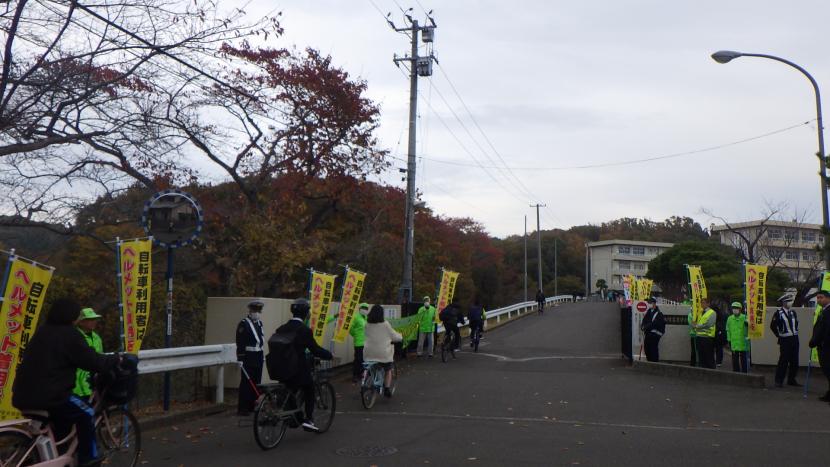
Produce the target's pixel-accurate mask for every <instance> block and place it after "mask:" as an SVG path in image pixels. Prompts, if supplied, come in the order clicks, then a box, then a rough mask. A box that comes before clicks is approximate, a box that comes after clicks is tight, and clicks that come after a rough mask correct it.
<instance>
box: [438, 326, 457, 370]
mask: <svg viewBox="0 0 830 467" xmlns="http://www.w3.org/2000/svg"><path fill="white" fill-rule="evenodd" d="M455 348H456V342H455V333H453V332H450V331H448V330H447V329H446V328H444V337H443V339H442V340H441V361H442V362H444V363H447V355H448V354H449V355H452V358H453V359H455Z"/></svg>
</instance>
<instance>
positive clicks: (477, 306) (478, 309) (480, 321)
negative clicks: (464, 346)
mask: <svg viewBox="0 0 830 467" xmlns="http://www.w3.org/2000/svg"><path fill="white" fill-rule="evenodd" d="M485 319H486V316H485V315H484V307H483V306H481V303H480V301H479V299H478V298H476V299H475V300H474V301H473V305H472V306H471V307H470V311H469V312H467V321H469V323H470V347H472V346H473V335H474V334H475V331H476V330H478V333H479V334H478V335H479V338H480V337H481V335H482V334H483V333H484V321H485Z"/></svg>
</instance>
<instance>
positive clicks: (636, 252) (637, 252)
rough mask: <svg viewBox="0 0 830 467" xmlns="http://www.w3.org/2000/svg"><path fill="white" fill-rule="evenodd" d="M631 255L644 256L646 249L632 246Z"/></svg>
mask: <svg viewBox="0 0 830 467" xmlns="http://www.w3.org/2000/svg"><path fill="white" fill-rule="evenodd" d="M631 254H632V255H634V256H645V255H646V248H645V247H642V246H633V247H631Z"/></svg>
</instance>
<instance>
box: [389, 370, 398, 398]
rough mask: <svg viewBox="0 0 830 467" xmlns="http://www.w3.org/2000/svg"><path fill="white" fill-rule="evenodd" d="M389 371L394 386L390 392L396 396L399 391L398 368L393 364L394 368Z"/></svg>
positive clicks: (390, 388)
mask: <svg viewBox="0 0 830 467" xmlns="http://www.w3.org/2000/svg"><path fill="white" fill-rule="evenodd" d="M389 371H391V372H392V384H390V385H389V392H391V393H392V395H393V396H394V395H395V390H396V389H398V366H397V365H395V364H392V368H390V369H389Z"/></svg>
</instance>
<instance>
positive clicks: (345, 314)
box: [334, 269, 366, 342]
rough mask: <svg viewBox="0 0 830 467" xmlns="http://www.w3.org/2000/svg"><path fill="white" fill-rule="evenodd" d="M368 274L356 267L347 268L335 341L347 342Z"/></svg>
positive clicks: (335, 328) (335, 330)
mask: <svg viewBox="0 0 830 467" xmlns="http://www.w3.org/2000/svg"><path fill="white" fill-rule="evenodd" d="M365 281H366V274H365V273H362V272H360V271H355V270H354V269H348V270H346V278H345V279H343V293H342V294H341V295H340V311H339V313H338V315H337V324H336V326H335V327H334V342H345V341H346V336H348V335H349V329H351V327H352V318H354V313H355V310H357V307H358V305H359V304H360V295H361V294H362V293H363V283H364V282H365Z"/></svg>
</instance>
